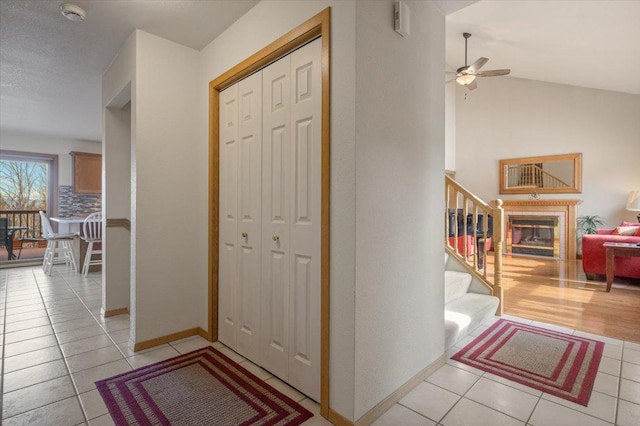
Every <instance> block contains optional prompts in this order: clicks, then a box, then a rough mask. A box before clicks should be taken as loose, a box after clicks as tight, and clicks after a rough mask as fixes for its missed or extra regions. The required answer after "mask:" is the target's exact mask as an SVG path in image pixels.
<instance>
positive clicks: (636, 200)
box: [627, 191, 640, 212]
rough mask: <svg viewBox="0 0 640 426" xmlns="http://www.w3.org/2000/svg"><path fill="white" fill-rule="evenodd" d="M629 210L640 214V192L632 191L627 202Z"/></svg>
mask: <svg viewBox="0 0 640 426" xmlns="http://www.w3.org/2000/svg"><path fill="white" fill-rule="evenodd" d="M627 210H629V211H632V212H640V191H631V192H630V193H629V199H628V200H627Z"/></svg>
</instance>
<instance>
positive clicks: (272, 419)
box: [96, 346, 313, 426]
mask: <svg viewBox="0 0 640 426" xmlns="http://www.w3.org/2000/svg"><path fill="white" fill-rule="evenodd" d="M96 386H97V387H98V391H99V392H100V395H102V399H104V401H105V403H106V405H107V408H108V409H109V413H110V414H111V417H112V418H113V420H114V422H115V423H116V424H117V425H198V426H200V425H230V426H231V425H233V426H237V425H299V424H301V423H302V422H304V421H305V420H307V419H309V418H311V417H312V416H313V414H311V413H310V412H309V411H308V410H306V409H305V408H304V407H302V406H301V405H300V404H298V403H296V402H295V401H293V400H292V399H290V398H288V397H287V396H285V395H283V394H282V393H281V392H279V391H277V390H275V389H274V388H273V387H271V386H269V385H268V384H266V383H265V382H264V381H262V380H260V379H258V378H257V377H256V376H254V375H253V374H251V373H250V372H248V371H247V370H245V369H244V368H243V367H241V366H239V365H238V364H236V363H235V362H233V361H232V360H231V359H229V358H228V357H226V356H225V355H224V354H222V353H220V351H217V350H216V349H214V348H212V347H210V346H209V347H206V348H203V349H200V350H197V351H193V352H190V353H187V354H184V355H180V356H178V357H175V358H171V359H169V360H166V361H162V362H158V363H155V364H151V365H148V366H146V367H142V368H138V369H136V370H133V371H129V372H127V373H123V374H119V375H117V376H114V377H111V378H109V379H105V380H100V381H98V382H96Z"/></svg>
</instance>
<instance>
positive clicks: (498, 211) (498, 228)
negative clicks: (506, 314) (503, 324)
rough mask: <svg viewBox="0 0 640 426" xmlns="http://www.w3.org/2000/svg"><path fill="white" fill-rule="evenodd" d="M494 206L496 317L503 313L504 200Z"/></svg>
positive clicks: (494, 292) (497, 200)
mask: <svg viewBox="0 0 640 426" xmlns="http://www.w3.org/2000/svg"><path fill="white" fill-rule="evenodd" d="M493 204H494V205H495V207H493V241H494V243H493V244H494V245H493V251H494V281H495V283H494V288H493V295H494V296H496V297H497V298H498V299H500V305H499V306H498V310H497V311H496V315H498V316H502V313H503V307H504V303H503V292H502V251H503V249H504V225H503V224H504V209H503V208H502V200H501V199H499V198H498V199H496V200H495V201H494V202H493Z"/></svg>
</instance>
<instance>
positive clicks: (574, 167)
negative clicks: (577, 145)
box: [499, 154, 582, 194]
mask: <svg viewBox="0 0 640 426" xmlns="http://www.w3.org/2000/svg"><path fill="white" fill-rule="evenodd" d="M499 173H500V194H531V193H534V192H536V193H538V194H567V193H580V192H582V154H560V155H545V156H540V157H523V158H510V159H506V160H500V171H499Z"/></svg>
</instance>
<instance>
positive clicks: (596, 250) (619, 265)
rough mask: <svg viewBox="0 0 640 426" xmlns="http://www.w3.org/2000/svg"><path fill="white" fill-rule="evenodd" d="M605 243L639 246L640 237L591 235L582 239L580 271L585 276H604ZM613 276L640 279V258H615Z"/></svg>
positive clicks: (605, 263)
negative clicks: (582, 271)
mask: <svg viewBox="0 0 640 426" xmlns="http://www.w3.org/2000/svg"><path fill="white" fill-rule="evenodd" d="M606 242H615V243H632V244H640V237H636V236H626V235H604V234H598V235H595V234H592V235H584V236H583V237H582V269H583V270H584V272H585V273H586V274H598V275H605V274H606V270H607V268H606V265H607V256H606V249H605V248H604V246H603V244H604V243H606ZM615 276H617V277H627V278H640V257H631V256H616V258H615Z"/></svg>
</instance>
